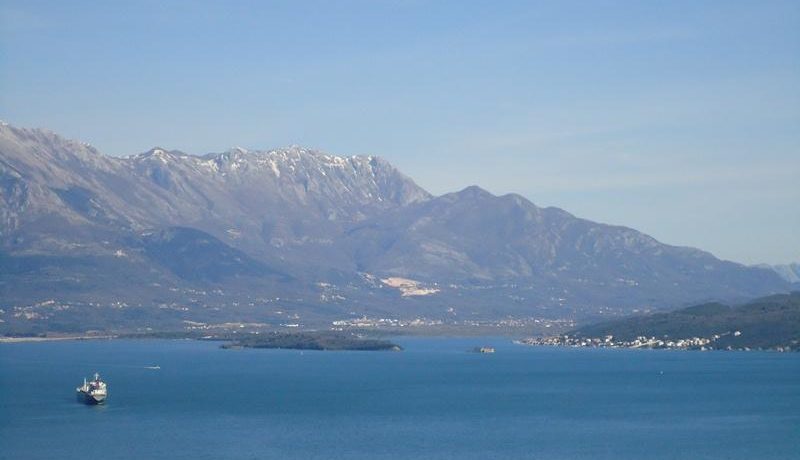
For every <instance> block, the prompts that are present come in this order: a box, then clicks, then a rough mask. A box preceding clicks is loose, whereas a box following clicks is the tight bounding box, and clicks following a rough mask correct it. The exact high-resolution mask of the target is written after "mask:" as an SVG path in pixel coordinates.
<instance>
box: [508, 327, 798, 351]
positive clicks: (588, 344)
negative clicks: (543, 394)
mask: <svg viewBox="0 0 800 460" xmlns="http://www.w3.org/2000/svg"><path fill="white" fill-rule="evenodd" d="M728 335H732V336H734V337H739V336H741V335H742V333H741V331H730V332H726V333H724V334H715V335H712V336H711V337H689V338H681V339H668V338H660V339H659V338H656V337H646V336H638V337H636V338H635V339H633V340H620V339H614V336H613V335H606V336H604V337H582V336H570V335H559V336H552V337H529V338H525V339H520V340H515V341H514V343H517V344H520V345H531V346H554V347H584V348H646V349H669V350H700V351H710V350H740V351H750V347H744V346H743V347H734V346H731V345H727V346H716V345H715V344H716V342H717V341H718V340H719V339H720V338H722V337H725V336H728ZM775 351H780V352H784V351H792V349H791V347H777V348H775Z"/></svg>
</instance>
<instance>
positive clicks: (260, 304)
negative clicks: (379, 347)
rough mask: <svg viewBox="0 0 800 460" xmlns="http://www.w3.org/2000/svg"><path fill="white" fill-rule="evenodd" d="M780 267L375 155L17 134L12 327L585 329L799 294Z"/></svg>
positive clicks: (1, 226)
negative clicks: (373, 322) (451, 187)
mask: <svg viewBox="0 0 800 460" xmlns="http://www.w3.org/2000/svg"><path fill="white" fill-rule="evenodd" d="M790 285H791V283H789V282H788V281H787V280H785V279H782V278H781V277H780V276H778V275H777V274H776V273H775V271H773V270H770V269H766V268H763V267H747V266H744V265H741V264H737V263H734V262H729V261H723V260H719V259H717V258H716V257H714V256H713V255H711V254H709V253H708V252H704V251H701V250H698V249H693V248H687V247H677V246H670V245H667V244H663V243H660V242H658V241H656V240H655V239H653V238H651V237H649V236H647V235H645V234H643V233H641V232H638V231H636V230H633V229H630V228H627V227H621V226H613V225H606V224H601V223H596V222H592V221H589V220H585V219H581V218H578V217H575V216H573V215H572V214H570V213H568V212H566V211H564V210H562V209H559V208H555V207H544V208H543V207H538V206H536V205H534V204H533V203H531V202H530V201H529V200H527V199H526V198H524V197H522V196H520V195H516V194H508V195H503V196H495V195H493V194H491V193H489V192H487V191H485V190H483V189H481V188H479V187H477V186H471V187H467V188H466V189H464V190H461V191H458V192H454V193H448V194H445V195H442V196H433V195H432V194H430V193H428V192H427V191H426V190H424V189H423V188H421V187H420V186H418V185H417V184H416V183H415V182H414V181H413V180H412V179H411V178H409V177H407V176H405V175H404V174H402V173H401V172H400V171H398V170H397V169H396V168H395V167H394V166H392V165H391V164H389V163H388V162H387V161H385V160H384V159H382V158H380V157H376V156H350V157H342V156H336V155H329V154H326V153H322V152H318V151H315V150H310V149H305V148H301V147H296V146H293V147H289V148H284V149H275V150H265V151H260V150H259V151H254V150H247V149H242V148H233V149H230V150H228V151H226V152H223V153H218V154H208V155H202V156H198V155H191V154H187V153H183V152H180V151H177V150H168V149H164V148H158V147H156V148H153V149H151V150H149V151H147V152H145V153H142V154H138V155H133V156H129V157H124V158H121V157H112V156H108V155H104V154H102V153H100V152H98V151H97V150H96V149H95V148H93V147H92V146H90V145H88V144H85V143H81V142H77V141H73V140H68V139H65V138H63V137H61V136H59V135H57V134H55V133H52V132H49V131H46V130H41V129H23V128H17V127H13V126H11V125H8V124H3V125H2V126H0V299H1V300H0V309H2V311H0V320H2V321H3V322H2V323H0V331H1V330H3V329H5V330H22V329H24V330H29V329H31V330H40V329H48V328H49V329H60V330H65V331H67V330H69V331H71V330H85V329H87V328H93V327H94V328H107V327H109V325H113V326H115V327H119V328H125V327H151V328H156V327H162V326H164V325H167V324H168V325H178V324H194V323H202V324H206V323H210V322H214V321H217V322H225V321H250V322H263V323H270V324H272V323H275V324H284V325H286V324H289V323H291V324H292V325H294V324H301V323H302V324H305V325H308V324H329V322H330V321H331V320H335V319H341V318H355V317H361V316H369V317H392V318H419V317H425V318H432V319H435V318H439V319H442V320H447V319H453V318H459V319H462V320H466V319H475V320H490V319H498V318H512V317H531V318H532V317H548V318H577V319H580V318H587V317H593V316H597V315H604V314H625V313H627V312H630V311H633V310H638V309H643V308H644V309H650V308H662V307H669V306H681V305H688V304H691V303H696V302H699V301H727V302H735V301H741V300H744V299H748V298H753V297H757V296H761V295H768V294H772V293H779V292H786V291H788V290H789V289H790Z"/></svg>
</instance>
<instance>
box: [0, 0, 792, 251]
mask: <svg viewBox="0 0 800 460" xmlns="http://www.w3.org/2000/svg"><path fill="white" fill-rule="evenodd" d="M0 119H2V120H4V121H6V122H8V123H11V124H13V125H16V126H22V127H41V128H48V129H51V130H53V131H55V132H57V133H59V134H62V135H64V136H67V137H69V138H73V139H79V140H82V141H85V142H89V143H90V144H92V145H94V146H95V147H97V148H98V149H99V150H100V151H102V152H104V153H107V154H111V155H129V154H133V153H138V152H143V151H146V150H148V149H149V148H151V147H153V146H155V145H158V146H162V147H165V148H170V149H179V150H183V151H185V152H189V153H195V154H202V153H208V152H218V151H223V150H226V149H228V148H230V147H232V146H242V147H246V148H252V149H268V148H274V147H281V146H287V145H292V144H297V145H301V146H305V147H310V148H316V149H320V150H323V151H326V152H329V153H333V154H338V155H356V154H374V155H379V156H382V157H384V158H386V159H388V160H389V161H391V162H392V163H393V164H394V165H395V166H397V167H398V168H399V169H400V170H401V171H403V172H404V173H405V174H407V175H409V176H410V177H412V178H413V179H414V180H415V181H416V182H417V183H419V184H420V185H421V186H422V187H424V188H426V189H427V190H429V191H430V192H431V193H434V194H443V193H447V192H451V191H456V190H460V189H462V188H464V187H466V186H468V185H472V184H477V185H480V186H481V187H483V188H485V189H487V190H489V191H491V192H492V193H495V194H505V193H511V192H513V193H519V194H521V195H523V196H525V197H527V198H529V199H530V200H531V201H533V202H534V203H536V204H537V205H539V206H557V207H560V208H563V209H566V210H567V211H569V212H571V213H573V214H575V215H577V216H579V217H584V218H587V219H591V220H595V221H599V222H605V223H611V224H619V225H625V226H628V227H632V228H635V229H637V230H640V231H643V232H645V233H647V234H649V235H651V236H653V237H655V238H657V239H658V240H660V241H662V242H664V243H668V244H673V245H681V246H693V247H698V248H701V249H704V250H707V251H710V252H712V253H713V254H714V255H716V256H717V257H720V258H723V259H727V260H733V261H737V262H741V263H746V264H755V263H788V262H800V2H797V1H788V2H780V1H768V0H767V1H744V2H740V1H732V0H731V1H712V2H707V1H670V2H654V1H644V0H643V1H639V2H606V1H578V2H569V1H549V2H536V1H530V0H529V1H521V2H515V1H466V0H459V1H414V0H407V1H345V0H342V1H336V2H331V1H319V2H316V1H279V2H269V1H251V2H249V1H236V2H228V1H198V0H194V1H169V2H164V1H135V2H129V1H126V2H123V1H96V2H91V1H84V0H72V1H70V2H63V1H53V2H48V1H36V0H25V1H15V0H3V1H2V2H0Z"/></svg>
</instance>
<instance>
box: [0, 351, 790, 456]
mask: <svg viewBox="0 0 800 460" xmlns="http://www.w3.org/2000/svg"><path fill="white" fill-rule="evenodd" d="M397 341H398V343H400V344H402V345H403V346H404V347H405V348H406V350H405V351H403V352H400V353H391V352H309V351H306V352H300V351H294V350H239V351H233V350H222V349H219V348H218V346H219V344H218V343H211V342H194V341H92V342H69V343H65V342H60V343H24V344H3V345H2V346H0V369H2V372H0V446H2V447H0V458H2V459H18V458H31V459H51V458H62V459H78V458H87V457H88V458H112V459H139V458H156V459H158V458H165V459H166V458H170V459H171V458H187V459H188V458H192V459H196V458H208V459H211V458H213V459H218V458H237V459H238V458H281V459H287V458H288V459H292V458H297V459H313V458H348V459H401V458H429V459H486V458H537V459H567V458H569V459H575V458H577V459H580V458H587V459H588V458H592V459H606V458H607V459H611V458H635V457H638V458H649V459H671V458H728V459H739V458H742V459H745V458H747V459H751V458H759V459H772V458H774V459H778V458H780V459H785V458H796V457H797V455H798V453H797V446H798V443H799V442H800V415H799V414H800V359H798V356H797V355H796V354H779V353H762V352H751V353H735V352H711V353H701V352H669V351H636V350H589V349H577V350H576V349H556V348H528V347H523V346H518V345H513V344H511V343H510V342H509V341H508V339H426V338H401V339H399V340H397ZM487 344H488V345H493V346H495V347H496V348H497V353H495V354H494V355H481V354H475V353H468V352H467V350H469V349H471V348H472V347H474V346H477V345H487ZM153 365H158V366H160V367H161V369H160V370H153V369H147V368H146V367H147V366H153ZM94 371H99V372H100V373H101V375H102V376H103V377H104V378H105V379H106V380H107V381H108V382H109V388H110V398H109V401H108V404H107V405H106V406H96V407H90V406H83V405H81V404H78V403H77V402H76V401H75V397H74V392H75V387H76V386H77V385H79V384H80V383H81V382H82V379H83V377H84V376H89V375H90V374H92V373H93V372H94Z"/></svg>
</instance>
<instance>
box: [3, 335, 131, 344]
mask: <svg viewBox="0 0 800 460" xmlns="http://www.w3.org/2000/svg"><path fill="white" fill-rule="evenodd" d="M117 337H118V336H116V335H75V336H63V337H62V336H58V337H0V343H25V342H57V341H64V340H110V339H116V338H117Z"/></svg>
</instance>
